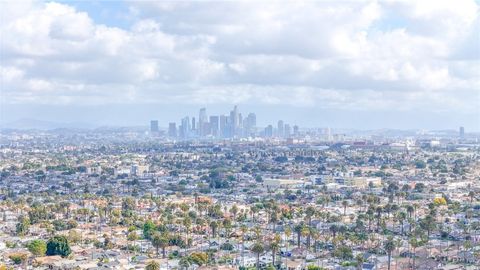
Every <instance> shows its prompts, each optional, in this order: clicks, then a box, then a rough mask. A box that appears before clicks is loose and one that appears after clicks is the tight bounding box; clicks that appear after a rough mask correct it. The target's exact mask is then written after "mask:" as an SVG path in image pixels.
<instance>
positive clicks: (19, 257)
mask: <svg viewBox="0 0 480 270" xmlns="http://www.w3.org/2000/svg"><path fill="white" fill-rule="evenodd" d="M27 257H28V255H27V254H26V253H21V252H18V253H11V254H10V255H8V258H9V259H10V260H12V261H13V263H15V264H22V263H24V262H25V261H26V260H27Z"/></svg>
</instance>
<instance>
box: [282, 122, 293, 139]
mask: <svg viewBox="0 0 480 270" xmlns="http://www.w3.org/2000/svg"><path fill="white" fill-rule="evenodd" d="M283 133H284V134H283V135H284V136H285V138H289V137H290V136H291V135H292V129H291V128H290V125H289V124H285V127H284V130H283Z"/></svg>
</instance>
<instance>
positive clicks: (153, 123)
mask: <svg viewBox="0 0 480 270" xmlns="http://www.w3.org/2000/svg"><path fill="white" fill-rule="evenodd" d="M150 132H152V133H156V132H158V120H152V121H150Z"/></svg>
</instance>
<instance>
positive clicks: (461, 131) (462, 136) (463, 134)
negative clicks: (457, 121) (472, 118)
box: [459, 127, 465, 139]
mask: <svg viewBox="0 0 480 270" xmlns="http://www.w3.org/2000/svg"><path fill="white" fill-rule="evenodd" d="M459 135H460V138H461V139H463V138H465V128H464V127H460V129H459Z"/></svg>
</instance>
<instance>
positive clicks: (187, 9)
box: [0, 1, 480, 112]
mask: <svg viewBox="0 0 480 270" xmlns="http://www.w3.org/2000/svg"><path fill="white" fill-rule="evenodd" d="M131 4H132V6H131V7H130V10H131V11H132V13H131V14H130V16H132V17H133V18H134V22H133V24H132V25H131V27H128V28H120V27H112V26H106V25H102V24H99V23H96V22H95V21H94V19H92V18H91V16H89V14H88V12H81V11H78V10H76V9H75V8H74V7H72V6H70V5H68V4H59V3H53V2H50V3H41V2H31V3H28V4H25V5H18V4H17V3H15V2H13V1H12V2H7V3H5V4H4V5H3V6H5V9H6V10H8V12H7V13H8V14H7V16H5V18H4V21H3V23H2V25H1V26H0V31H1V37H2V40H3V43H4V45H3V47H2V50H3V51H2V56H4V59H3V61H2V72H1V73H0V74H1V78H2V80H3V82H4V84H3V88H4V89H2V94H3V95H6V96H8V99H7V100H8V102H11V103H33V104H35V103H38V104H48V103H55V104H58V103H66V104H69V103H76V104H92V103H93V104H110V103H134V104H141V103H190V104H191V103H195V104H206V103H254V104H259V105H261V104H285V105H289V106H319V107H324V108H349V109H357V110H391V109H398V110H414V109H416V108H422V109H427V110H431V111H444V110H445V109H446V108H448V109H450V110H452V111H467V112H475V111H477V110H478V106H476V105H478V104H477V102H478V95H479V94H478V89H480V82H479V79H478V78H479V75H480V74H479V66H480V65H479V62H478V61H479V58H480V57H478V54H479V49H478V47H479V46H480V44H478V39H476V38H475V37H476V34H475V33H478V32H480V29H479V28H480V27H479V16H478V15H479V7H478V4H476V3H475V2H474V1H455V2H451V1H381V2H375V1H373V2H324V1H320V2H311V1H306V2H303V1H294V2H252V1H246V2H168V3H165V2H161V3H157V2H144V1H142V2H138V3H137V2H133V3H131ZM11 14H14V15H15V16H10V15H11ZM472 48H473V49H472ZM472 52H473V56H472ZM459 55H460V56H462V57H461V58H459ZM475 55H476V57H475ZM466 56H468V57H466Z"/></svg>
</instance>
